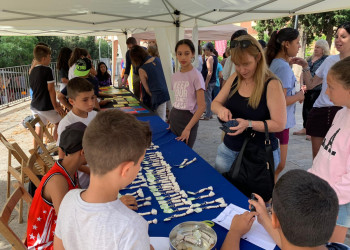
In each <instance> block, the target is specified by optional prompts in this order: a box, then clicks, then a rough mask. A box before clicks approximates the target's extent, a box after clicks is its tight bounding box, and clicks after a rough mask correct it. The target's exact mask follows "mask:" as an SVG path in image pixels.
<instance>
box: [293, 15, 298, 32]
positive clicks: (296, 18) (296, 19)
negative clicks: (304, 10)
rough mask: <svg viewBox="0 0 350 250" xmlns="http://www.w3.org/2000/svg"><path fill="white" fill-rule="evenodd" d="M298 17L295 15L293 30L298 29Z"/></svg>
mask: <svg viewBox="0 0 350 250" xmlns="http://www.w3.org/2000/svg"><path fill="white" fill-rule="evenodd" d="M298 18H299V16H298V15H295V22H294V29H298Z"/></svg>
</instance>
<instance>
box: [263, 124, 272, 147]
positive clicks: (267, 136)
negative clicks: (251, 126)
mask: <svg viewBox="0 0 350 250" xmlns="http://www.w3.org/2000/svg"><path fill="white" fill-rule="evenodd" d="M263 122H264V127H265V145H268V144H271V141H270V136H269V127H268V126H267V122H266V121H263Z"/></svg>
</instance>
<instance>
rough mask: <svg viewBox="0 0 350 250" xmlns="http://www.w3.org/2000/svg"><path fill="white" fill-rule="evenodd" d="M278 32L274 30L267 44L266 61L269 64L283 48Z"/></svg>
mask: <svg viewBox="0 0 350 250" xmlns="http://www.w3.org/2000/svg"><path fill="white" fill-rule="evenodd" d="M277 33H278V31H276V30H275V31H274V32H272V34H271V37H270V40H269V42H268V43H267V46H266V62H267V65H269V66H270V64H271V62H272V60H273V59H274V58H275V57H276V55H277V53H278V52H279V51H280V49H281V44H280V43H279V42H277Z"/></svg>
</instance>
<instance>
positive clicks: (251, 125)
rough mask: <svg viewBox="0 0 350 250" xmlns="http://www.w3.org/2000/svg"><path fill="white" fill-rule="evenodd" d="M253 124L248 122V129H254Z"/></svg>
mask: <svg viewBox="0 0 350 250" xmlns="http://www.w3.org/2000/svg"><path fill="white" fill-rule="evenodd" d="M252 127H253V124H252V120H248V128H252Z"/></svg>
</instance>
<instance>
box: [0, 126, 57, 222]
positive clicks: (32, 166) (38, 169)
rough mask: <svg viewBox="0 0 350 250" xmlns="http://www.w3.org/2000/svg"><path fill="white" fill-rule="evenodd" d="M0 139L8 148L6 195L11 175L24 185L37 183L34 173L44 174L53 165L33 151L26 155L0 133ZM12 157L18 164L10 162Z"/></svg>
mask: <svg viewBox="0 0 350 250" xmlns="http://www.w3.org/2000/svg"><path fill="white" fill-rule="evenodd" d="M0 140H1V141H2V143H3V144H4V145H5V147H6V148H7V149H8V168H7V195H6V197H7V198H9V197H10V192H11V175H12V176H13V177H15V178H16V180H17V181H19V182H20V183H22V185H24V184H25V183H27V182H29V180H32V182H33V183H34V185H36V186H37V185H39V183H40V181H39V179H38V177H37V176H36V175H43V176H44V175H45V174H46V173H47V172H48V171H49V169H50V168H51V167H52V166H53V164H54V161H53V160H52V165H47V164H46V163H45V162H44V161H43V160H42V159H41V157H40V155H39V154H38V153H37V152H36V151H34V152H33V153H32V155H31V156H30V157H29V158H28V156H27V155H26V154H25V153H24V152H23V150H22V149H21V148H20V147H19V146H18V144H17V143H10V142H8V141H7V140H6V138H5V137H4V136H3V135H2V134H1V133H0ZM12 157H14V158H15V159H16V161H17V162H18V165H17V166H16V165H14V164H16V163H13V162H12ZM18 210H19V223H22V221H23V201H20V202H19V208H18Z"/></svg>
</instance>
